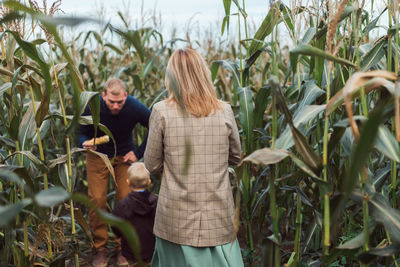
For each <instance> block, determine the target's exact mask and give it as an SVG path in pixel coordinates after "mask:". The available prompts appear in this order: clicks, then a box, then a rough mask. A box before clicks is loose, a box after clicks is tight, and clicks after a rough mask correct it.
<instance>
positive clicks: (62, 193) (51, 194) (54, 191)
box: [34, 187, 70, 208]
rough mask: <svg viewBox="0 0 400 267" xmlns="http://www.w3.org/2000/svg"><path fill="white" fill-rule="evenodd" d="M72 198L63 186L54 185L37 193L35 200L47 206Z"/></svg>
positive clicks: (40, 204)
mask: <svg viewBox="0 0 400 267" xmlns="http://www.w3.org/2000/svg"><path fill="white" fill-rule="evenodd" d="M69 198H70V195H69V193H68V192H67V191H66V190H65V189H63V188H61V187H52V188H50V189H47V190H43V191H40V192H39V193H38V194H36V195H35V198H34V199H35V202H36V203H37V204H38V205H39V206H41V207H46V208H51V207H54V206H57V205H59V204H61V203H63V202H65V201H67V200H68V199H69Z"/></svg>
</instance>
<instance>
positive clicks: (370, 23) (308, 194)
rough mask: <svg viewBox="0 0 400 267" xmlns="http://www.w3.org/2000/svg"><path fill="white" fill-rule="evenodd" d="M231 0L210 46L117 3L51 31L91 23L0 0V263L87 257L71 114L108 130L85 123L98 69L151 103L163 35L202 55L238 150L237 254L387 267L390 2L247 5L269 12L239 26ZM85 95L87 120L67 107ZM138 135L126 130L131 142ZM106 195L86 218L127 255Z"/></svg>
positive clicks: (393, 125) (397, 221)
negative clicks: (174, 34) (107, 13)
mask: <svg viewBox="0 0 400 267" xmlns="http://www.w3.org/2000/svg"><path fill="white" fill-rule="evenodd" d="M245 2H246V1H245V0H242V1H238V0H223V1H217V2H216V5H223V7H224V10H225V16H224V17H223V18H221V23H220V29H216V33H215V34H216V35H217V36H225V35H226V34H227V31H228V29H229V27H230V26H229V25H230V24H232V21H235V22H238V23H237V24H236V25H237V27H238V28H237V29H236V30H237V31H235V32H237V36H235V38H232V39H231V41H230V43H229V44H228V45H226V44H225V45H222V44H221V43H218V42H216V41H214V40H212V39H210V38H209V39H207V35H203V36H202V37H203V38H204V39H199V40H192V39H191V38H190V34H187V38H186V39H179V38H172V39H171V40H165V39H164V38H163V35H162V34H161V33H160V32H159V31H158V30H157V29H155V28H152V27H142V28H132V27H130V25H129V23H127V20H126V18H124V16H123V15H122V13H118V15H119V17H120V19H121V21H122V25H123V26H121V27H117V26H115V25H113V24H111V23H107V24H101V28H102V29H101V30H99V31H96V30H86V31H81V32H74V36H68V38H67V36H64V34H63V32H62V30H61V29H63V28H70V27H72V28H73V27H76V26H78V25H80V24H81V23H85V22H88V21H92V20H91V19H88V18H77V17H69V16H68V14H66V15H63V16H60V14H59V12H58V11H59V9H60V5H61V0H57V1H53V2H51V3H50V1H43V3H42V2H36V1H34V0H29V1H3V4H2V6H1V9H0V13H1V18H0V42H1V66H0V204H1V205H0V249H1V250H0V251H1V252H0V260H1V265H2V266H87V261H86V260H85V259H87V257H89V256H88V255H90V254H91V251H92V244H93V239H92V235H91V232H90V229H89V226H88V223H87V212H88V208H89V207H92V208H94V209H95V207H93V204H91V202H90V201H89V199H88V197H87V196H86V192H87V182H86V171H85V157H84V155H85V152H86V150H85V149H82V148H79V147H78V146H77V130H78V128H79V127H78V126H79V124H93V125H94V126H95V127H98V128H100V129H101V130H102V131H104V132H106V133H108V134H109V135H110V137H111V139H113V137H112V134H111V133H110V132H109V131H108V130H107V128H106V127H105V126H104V125H101V124H100V123H99V121H100V120H99V116H100V114H99V101H100V100H99V94H100V93H101V91H102V90H103V86H104V83H105V82H106V80H107V79H108V78H110V77H117V78H120V79H122V80H123V81H125V82H126V83H127V85H128V88H129V91H128V93H129V94H131V95H133V96H134V97H135V98H137V99H138V100H140V101H141V102H142V103H144V104H145V105H146V106H147V107H149V108H151V107H152V105H153V104H154V103H156V102H157V101H160V100H162V99H164V97H166V96H167V90H166V89H165V85H164V75H165V68H166V65H167V62H168V58H169V56H170V55H171V53H172V52H173V51H174V49H175V48H176V47H177V46H178V45H180V46H182V45H184V46H192V47H193V48H195V49H198V50H199V51H200V52H201V53H202V54H203V56H204V57H205V58H206V60H207V62H208V64H209V67H210V70H211V75H212V80H213V82H214V85H215V89H216V92H217V95H218V97H219V98H220V99H222V100H224V101H227V102H229V103H230V104H231V105H232V108H233V110H234V113H235V116H236V119H237V124H238V126H239V131H240V135H241V142H242V162H241V164H240V165H239V166H236V167H233V168H232V169H230V173H231V174H232V175H231V182H232V188H233V193H234V198H235V202H236V218H237V220H236V222H235V229H236V233H235V235H237V237H238V239H239V242H240V246H241V248H242V255H243V258H244V261H245V265H246V266H272V267H278V266H303V267H304V266H399V264H400V211H399V207H400V194H399V193H398V191H397V190H398V188H399V186H398V184H399V181H398V180H399V179H398V173H399V169H400V165H399V164H400V146H399V144H400V143H399V142H400V105H399V104H400V102H399V93H400V87H399V79H400V76H399V53H400V40H399V28H400V26H399V19H400V3H399V1H398V0H381V1H365V0H361V1H360V0H350V1H349V0H341V1H339V0H326V1H294V2H291V3H290V4H287V3H286V2H285V3H284V2H281V1H271V2H269V3H268V4H266V3H264V2H263V3H260V5H268V10H269V11H268V12H267V13H266V14H265V18H264V20H263V21H262V23H261V24H260V25H256V28H255V29H251V27H250V23H249V19H250V18H249V17H248V16H247V13H246V3H245ZM305 2H307V3H305ZM381 2H382V3H383V4H384V6H385V8H384V9H383V10H382V11H381V12H380V13H379V14H376V12H374V10H375V8H376V6H377V5H378V4H382V3H381ZM46 4H47V6H46ZM61 7H62V5H61ZM95 23H97V22H95ZM376 29H379V31H376ZM38 32H40V33H41V36H44V37H43V38H36V37H35V36H37V33H38ZM376 32H378V33H379V34H377V33H376ZM229 34H233V33H232V32H230V33H229ZM282 35H285V36H286V37H288V38H286V39H288V40H289V43H288V44H285V43H283V42H282V40H281V38H282ZM110 37H112V39H113V41H111V40H110ZM66 40H68V41H66ZM87 106H90V108H91V111H92V116H89V117H86V116H81V114H82V113H83V111H84V109H85V108H86V107H87ZM146 133H147V130H146V129H145V128H143V129H142V128H136V129H135V130H134V137H135V139H136V140H137V141H138V143H141V141H142V140H143V138H145V136H146ZM103 160H104V161H105V162H106V163H107V164H108V165H110V164H111V163H110V161H109V159H108V158H107V157H105V158H104V157H103ZM153 178H154V179H153V187H152V191H153V192H154V193H156V194H157V192H158V188H159V184H160V180H159V179H158V178H159V177H153ZM110 186H111V187H112V186H113V183H112V179H110ZM111 191H112V190H111ZM107 197H108V204H109V207H108V208H109V209H108V211H107V212H106V211H102V210H97V213H98V215H99V216H100V217H101V218H102V220H104V221H105V222H106V223H108V224H109V225H110V226H115V227H117V228H119V229H120V230H121V231H122V232H123V234H124V235H125V236H126V238H127V239H128V241H129V242H130V244H131V245H132V247H134V248H135V251H137V250H138V249H139V245H138V243H137V236H136V233H135V231H134V229H133V228H132V226H131V225H130V224H129V223H127V222H125V221H122V220H120V219H118V218H116V217H114V216H112V215H111V214H110V212H111V211H112V208H113V206H114V204H115V201H116V200H115V192H114V191H112V192H111V193H110V194H109V195H108V196H107ZM110 234H111V231H110ZM233 238H234V237H233ZM139 264H142V262H139ZM143 266H144V265H143Z"/></svg>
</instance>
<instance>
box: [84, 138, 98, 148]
mask: <svg viewBox="0 0 400 267" xmlns="http://www.w3.org/2000/svg"><path fill="white" fill-rule="evenodd" d="M82 147H83V148H85V149H91V150H96V149H97V146H95V145H92V144H91V143H90V142H89V140H86V141H85V142H83V144H82Z"/></svg>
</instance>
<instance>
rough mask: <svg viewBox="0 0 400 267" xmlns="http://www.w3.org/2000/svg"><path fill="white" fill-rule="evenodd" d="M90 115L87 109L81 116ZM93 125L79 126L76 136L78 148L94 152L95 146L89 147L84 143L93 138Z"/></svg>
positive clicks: (87, 108)
mask: <svg viewBox="0 0 400 267" xmlns="http://www.w3.org/2000/svg"><path fill="white" fill-rule="evenodd" d="M87 115H90V109H89V107H86V108H85V111H84V112H83V114H82V116H87ZM93 132H94V129H93V125H82V124H81V125H79V135H78V146H79V147H82V148H86V149H93V150H96V146H89V145H87V144H85V142H86V141H87V140H89V139H91V138H93Z"/></svg>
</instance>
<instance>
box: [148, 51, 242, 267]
mask: <svg viewBox="0 0 400 267" xmlns="http://www.w3.org/2000/svg"><path fill="white" fill-rule="evenodd" d="M166 74H167V75H166V79H165V85H166V87H167V89H168V92H169V98H168V99H167V100H164V101H161V102H159V103H157V104H155V105H154V107H153V111H152V113H151V117H150V125H149V136H148V142H147V147H146V151H145V154H144V162H145V164H146V167H147V169H148V170H149V171H150V172H151V173H156V172H162V180H161V188H160V193H159V201H158V206H157V210H156V218H155V224H154V234H155V236H156V247H155V251H154V255H153V259H152V264H151V266H153V267H157V266H162V267H165V266H179V267H184V266H207V267H212V266H215V267H217V266H218V267H221V266H243V260H242V256H241V252H240V247H239V244H238V241H237V240H236V239H235V240H234V242H232V239H233V235H234V209H235V208H234V204H233V197H232V191H231V185H230V181H229V174H228V165H236V164H238V163H239V162H240V155H241V149H240V140H239V134H238V129H237V126H236V122H235V119H234V116H233V112H232V109H231V107H230V105H229V104H227V103H224V102H222V101H219V100H218V99H217V97H216V94H215V89H214V86H213V84H212V81H211V74H210V71H209V69H208V67H207V64H206V62H205V60H204V59H203V58H202V57H201V56H200V54H199V53H197V52H196V51H195V50H193V49H190V48H186V49H180V50H177V51H175V52H174V53H173V54H172V56H171V58H170V60H169V62H168V66H167V72H166Z"/></svg>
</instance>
